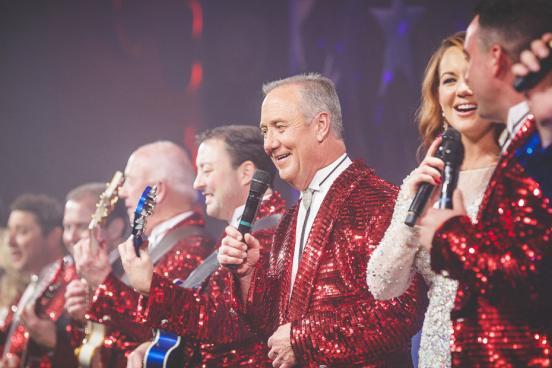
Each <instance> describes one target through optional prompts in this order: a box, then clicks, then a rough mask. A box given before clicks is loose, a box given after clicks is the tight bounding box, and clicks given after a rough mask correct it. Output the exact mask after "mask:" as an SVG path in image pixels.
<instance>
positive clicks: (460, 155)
mask: <svg viewBox="0 0 552 368" xmlns="http://www.w3.org/2000/svg"><path fill="white" fill-rule="evenodd" d="M438 156H439V157H440V158H441V159H442V160H443V161H445V162H449V163H451V164H453V165H455V166H459V165H461V164H462V161H464V145H463V144H462V135H461V134H460V132H459V131H458V130H456V129H454V128H452V127H450V128H448V129H447V130H445V132H444V133H443V143H441V146H440V147H439V153H438Z"/></svg>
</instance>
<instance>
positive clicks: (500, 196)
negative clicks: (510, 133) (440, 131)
mask: <svg viewBox="0 0 552 368" xmlns="http://www.w3.org/2000/svg"><path fill="white" fill-rule="evenodd" d="M534 131H535V127H534V122H533V120H532V117H530V118H529V120H528V121H526V122H525V123H524V125H523V127H522V128H521V130H520V131H519V133H518V134H517V135H516V137H515V138H514V140H513V141H512V144H511V145H510V146H509V148H508V150H507V151H506V152H505V153H504V154H503V156H502V157H501V159H500V161H499V163H498V166H497V169H496V171H495V173H494V174H493V177H492V178H491V181H490V183H489V186H488V188H487V190H486V192H485V195H484V198H483V201H482V203H481V206H480V210H479V214H478V217H477V222H476V223H475V224H472V223H471V222H470V220H469V218H468V217H466V216H458V217H454V218H451V219H449V220H448V221H446V222H445V223H444V224H443V225H442V226H441V227H440V228H439V229H438V231H437V232H436V234H435V236H434V239H433V248H432V250H431V263H432V268H433V269H434V270H435V271H436V272H446V273H448V274H449V275H450V277H452V278H454V279H456V280H458V281H459V289H458V292H457V295H456V301H455V306H454V309H453V311H452V319H453V326H454V335H453V341H452V364H453V366H456V367H549V366H550V364H551V363H552V362H551V361H550V356H551V349H552V346H551V341H550V339H552V294H551V293H550V285H552V238H551V236H552V208H551V206H550V200H549V199H548V198H547V197H546V196H544V195H543V192H542V190H541V188H540V187H539V184H538V183H537V182H536V181H535V180H533V179H532V178H531V177H529V176H528V175H527V174H526V172H525V171H524V169H523V167H522V166H521V165H520V164H519V163H518V159H517V156H516V151H517V150H518V149H520V147H522V146H523V145H524V143H525V142H526V141H527V139H528V137H529V136H530V135H531V134H533V133H534ZM551 170H552V166H551Z"/></svg>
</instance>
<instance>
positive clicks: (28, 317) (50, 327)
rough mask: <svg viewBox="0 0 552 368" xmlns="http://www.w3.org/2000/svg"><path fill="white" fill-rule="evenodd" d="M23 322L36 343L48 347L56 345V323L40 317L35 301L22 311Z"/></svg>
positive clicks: (51, 347)
mask: <svg viewBox="0 0 552 368" xmlns="http://www.w3.org/2000/svg"><path fill="white" fill-rule="evenodd" d="M21 323H22V324H23V326H25V328H26V329H27V331H28V332H29V336H30V338H31V339H33V340H34V341H35V342H36V343H38V344H39V345H41V346H44V347H46V348H48V349H53V348H55V347H56V342H57V338H56V324H55V323H54V322H53V321H52V320H50V319H48V318H40V317H39V316H37V315H36V312H35V303H29V304H28V305H27V306H26V307H25V309H24V310H23V312H22V313H21Z"/></svg>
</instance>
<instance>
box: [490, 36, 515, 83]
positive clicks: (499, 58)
mask: <svg viewBox="0 0 552 368" xmlns="http://www.w3.org/2000/svg"><path fill="white" fill-rule="evenodd" d="M489 52H490V53H491V63H492V64H491V73H492V75H493V76H495V77H501V76H504V75H507V74H509V73H510V70H511V69H512V61H511V60H510V57H509V56H508V54H507V53H506V50H504V48H503V47H502V46H500V45H499V44H494V45H492V46H491V48H490V50H489Z"/></svg>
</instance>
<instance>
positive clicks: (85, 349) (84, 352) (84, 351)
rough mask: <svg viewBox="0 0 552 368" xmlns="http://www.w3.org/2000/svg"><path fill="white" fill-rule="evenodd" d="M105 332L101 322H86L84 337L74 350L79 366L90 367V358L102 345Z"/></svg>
mask: <svg viewBox="0 0 552 368" xmlns="http://www.w3.org/2000/svg"><path fill="white" fill-rule="evenodd" d="M106 332H107V330H106V327H105V326H104V325H102V324H99V323H95V322H88V323H87V324H86V338H85V340H84V342H83V344H82V345H81V346H79V347H78V348H77V349H76V351H75V354H77V359H78V361H79V366H80V367H82V368H91V367H92V358H93V357H94V354H95V353H96V351H97V350H98V349H100V348H101V347H102V345H103V343H104V339H105V335H106Z"/></svg>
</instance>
